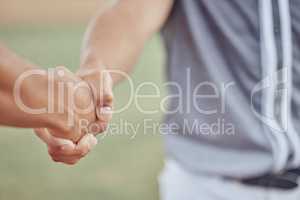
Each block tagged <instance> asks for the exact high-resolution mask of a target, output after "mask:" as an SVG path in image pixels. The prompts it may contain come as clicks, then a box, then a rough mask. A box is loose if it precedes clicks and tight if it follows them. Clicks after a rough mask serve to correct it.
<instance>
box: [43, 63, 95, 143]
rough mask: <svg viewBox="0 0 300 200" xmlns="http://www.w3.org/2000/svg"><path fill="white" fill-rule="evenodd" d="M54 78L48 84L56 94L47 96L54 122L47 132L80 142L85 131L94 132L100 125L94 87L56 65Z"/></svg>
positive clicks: (52, 121)
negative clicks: (97, 118) (93, 92)
mask: <svg viewBox="0 0 300 200" xmlns="http://www.w3.org/2000/svg"><path fill="white" fill-rule="evenodd" d="M52 79H53V80H52V83H50V81H49V83H48V84H49V85H50V87H52V93H53V94H54V95H52V96H51V98H48V106H52V108H51V109H48V117H49V119H50V121H51V124H52V126H51V127H48V131H49V133H50V134H51V135H53V136H54V137H58V138H64V139H69V140H71V141H73V142H74V143H77V142H78V141H79V140H80V139H81V138H82V137H83V136H84V135H85V134H87V133H91V132H93V130H92V129H93V128H98V124H95V123H96V112H95V111H96V110H95V104H94V99H93V94H92V90H91V89H90V87H89V85H88V84H87V83H86V82H84V81H83V80H81V79H80V78H79V77H77V76H75V75H74V74H73V73H72V72H70V71H69V70H67V69H66V68H64V67H57V68H56V69H55V70H54V73H53V78H52ZM48 93H50V91H48ZM49 96H50V95H49ZM48 108H49V107H48Z"/></svg>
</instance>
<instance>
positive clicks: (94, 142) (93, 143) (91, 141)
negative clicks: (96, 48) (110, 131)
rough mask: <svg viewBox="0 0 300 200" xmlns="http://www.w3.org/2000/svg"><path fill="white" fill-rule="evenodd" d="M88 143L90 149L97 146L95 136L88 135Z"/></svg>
mask: <svg viewBox="0 0 300 200" xmlns="http://www.w3.org/2000/svg"><path fill="white" fill-rule="evenodd" d="M89 142H90V144H91V147H94V146H96V145H97V144H98V140H97V138H95V136H93V135H90V137H89Z"/></svg>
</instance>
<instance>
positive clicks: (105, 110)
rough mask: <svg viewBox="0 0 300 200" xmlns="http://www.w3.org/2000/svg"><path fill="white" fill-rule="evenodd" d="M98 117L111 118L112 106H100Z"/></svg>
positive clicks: (105, 119) (107, 119)
mask: <svg viewBox="0 0 300 200" xmlns="http://www.w3.org/2000/svg"><path fill="white" fill-rule="evenodd" d="M98 118H99V119H100V120H103V121H109V120H111V118H112V108H111V107H108V106H106V107H101V108H100V109H99V113H98Z"/></svg>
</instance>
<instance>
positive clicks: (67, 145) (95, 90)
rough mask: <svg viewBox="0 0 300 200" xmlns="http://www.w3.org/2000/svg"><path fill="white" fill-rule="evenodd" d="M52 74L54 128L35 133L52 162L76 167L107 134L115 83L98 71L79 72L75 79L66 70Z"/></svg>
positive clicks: (59, 69) (49, 100) (59, 68)
mask: <svg viewBox="0 0 300 200" xmlns="http://www.w3.org/2000/svg"><path fill="white" fill-rule="evenodd" d="M53 71H54V73H52V74H53V77H52V82H51V83H50V81H49V80H48V86H49V85H51V87H52V90H51V93H52V95H51V98H49V96H50V95H48V104H49V103H51V106H52V107H51V109H50V110H51V112H49V109H48V113H47V115H48V116H47V117H48V118H49V121H50V122H51V123H50V124H51V125H50V126H49V127H47V128H37V129H35V133H36V135H37V136H38V137H39V138H40V139H41V140H42V141H44V142H45V143H46V145H47V147H48V153H49V155H50V156H51V158H52V160H53V161H55V162H61V163H65V164H69V165H73V164H76V163H77V162H78V161H79V160H80V159H81V158H83V157H84V156H86V155H87V154H88V153H89V151H90V150H91V149H92V148H93V147H94V146H95V145H96V144H97V139H96V137H95V135H97V134H99V133H101V132H103V131H105V130H106V128H107V126H108V123H109V121H110V120H111V118H112V104H113V93H112V79H111V77H110V74H109V73H108V72H107V71H104V70H99V69H88V70H80V71H78V72H77V74H76V75H75V74H73V73H72V72H70V71H69V70H68V69H66V68H65V67H57V68H55V69H54V70H53ZM48 88H49V87H48ZM48 93H49V91H48Z"/></svg>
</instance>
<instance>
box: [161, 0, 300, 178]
mask: <svg viewBox="0 0 300 200" xmlns="http://www.w3.org/2000/svg"><path fill="white" fill-rule="evenodd" d="M289 4H290V5H289ZM299 10H300V1H299V0H290V1H288V0H177V1H175V5H174V7H173V10H172V13H171V15H170V17H169V19H168V21H167V23H166V24H165V27H164V29H163V31H162V35H163V38H164V42H165V46H166V50H167V55H168V59H167V76H168V81H169V82H168V84H167V85H168V89H169V96H168V97H169V98H168V99H169V105H168V111H167V112H166V117H165V123H166V126H164V127H167V128H164V129H163V130H162V133H163V134H164V135H165V147H166V154H167V157H168V158H170V159H175V160H177V161H178V162H179V163H181V164H182V166H183V167H185V168H186V169H188V170H191V171H195V172H200V173H212V174H219V175H222V176H228V177H235V178H243V177H252V176H257V175H261V174H266V173H272V172H273V173H277V172H280V171H281V170H284V169H287V168H295V167H299V166H300V152H299V151H300V147H299V146H300V140H299V132H300V123H299V117H300V107H299V105H300V76H299V75H300V65H299V64H300V63H299V61H300V60H299V59H300V48H299V47H300V46H299V45H300V37H299V36H300V12H299Z"/></svg>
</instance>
